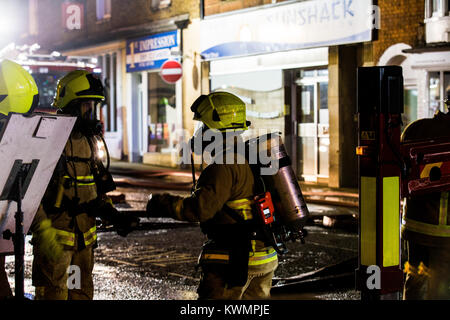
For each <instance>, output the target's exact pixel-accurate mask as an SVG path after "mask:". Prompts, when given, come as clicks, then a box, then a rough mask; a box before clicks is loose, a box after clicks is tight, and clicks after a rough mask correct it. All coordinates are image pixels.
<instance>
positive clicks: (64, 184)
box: [31, 70, 137, 300]
mask: <svg viewBox="0 0 450 320" xmlns="http://www.w3.org/2000/svg"><path fill="white" fill-rule="evenodd" d="M104 98H105V97H104V93H103V86H102V83H101V82H100V80H99V79H98V78H96V77H95V76H94V75H93V74H92V73H89V72H87V71H83V70H76V71H72V72H70V73H68V74H67V75H66V76H64V77H62V78H61V79H59V80H58V84H57V90H56V95H55V98H54V102H53V106H55V107H56V108H58V113H59V114H68V115H71V116H76V117H77V120H76V123H75V126H74V129H73V130H72V133H71V135H70V137H69V140H68V142H67V143H66V146H65V148H64V151H63V154H62V156H61V158H60V161H59V163H58V165H57V168H56V169H55V171H54V173H53V176H52V179H51V181H50V184H49V186H48V188H47V190H46V192H45V195H44V198H43V200H42V202H41V205H40V207H39V209H38V212H37V214H36V216H35V219H34V221H33V224H32V227H31V228H32V230H33V232H34V233H33V240H32V243H33V251H34V260H33V275H32V280H33V285H34V286H35V287H36V299H37V300H44V299H52V300H53V299H57V300H65V299H69V300H80V299H92V298H93V293H94V288H93V280H92V270H93V266H94V251H93V250H94V248H95V247H96V246H97V232H96V217H100V218H102V219H103V220H106V221H107V222H108V223H110V224H113V225H114V226H115V227H116V229H117V233H118V234H119V235H121V236H126V235H127V234H128V233H129V232H130V231H131V230H132V227H133V226H134V225H136V224H137V219H136V218H133V217H131V216H129V215H126V214H120V213H119V212H118V211H117V210H116V209H115V208H114V206H113V205H112V202H111V200H110V199H109V198H108V197H107V196H106V193H107V192H109V191H111V190H113V189H114V188H115V185H114V182H113V180H112V177H111V175H110V174H109V172H108V171H107V168H105V167H104V166H103V164H102V162H101V161H100V159H98V157H97V154H96V143H97V141H99V139H100V140H102V139H101V138H100V137H101V136H100V135H101V131H102V127H101V123H100V121H98V120H97V118H96V116H97V112H98V111H99V110H98V108H99V105H100V102H101V101H103V100H104ZM49 221H51V225H52V227H53V228H54V232H52V234H50V235H48V236H53V237H54V238H55V239H56V241H57V244H58V246H59V247H60V249H58V246H56V245H55V246H54V247H53V249H54V250H56V251H58V250H60V251H61V254H60V255H59V256H58V257H57V258H55V257H54V256H53V257H49V256H48V255H46V254H45V251H47V250H48V248H46V247H45V246H44V244H43V243H42V241H41V237H40V236H39V234H42V230H47V226H48V223H49ZM47 233H48V232H47ZM68 270H69V271H70V272H71V277H73V279H72V278H70V279H72V280H71V281H68ZM77 277H78V278H77ZM70 279H69V280H70Z"/></svg>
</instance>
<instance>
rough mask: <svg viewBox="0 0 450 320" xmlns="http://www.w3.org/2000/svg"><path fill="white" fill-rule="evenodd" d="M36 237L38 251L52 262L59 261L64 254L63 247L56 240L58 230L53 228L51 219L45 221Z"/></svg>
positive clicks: (40, 225)
mask: <svg viewBox="0 0 450 320" xmlns="http://www.w3.org/2000/svg"><path fill="white" fill-rule="evenodd" d="M34 236H35V237H36V240H35V241H33V243H36V244H37V246H38V250H39V251H40V252H41V253H42V254H43V255H44V256H45V257H46V258H47V259H48V260H50V261H54V262H55V261H58V260H59V259H60V258H61V257H62V254H63V250H64V248H63V245H62V244H61V243H59V242H58V240H57V239H56V237H57V236H56V229H55V228H53V227H52V221H51V220H50V219H45V220H43V221H42V222H41V223H40V224H39V227H38V230H37V231H36V232H35V234H34Z"/></svg>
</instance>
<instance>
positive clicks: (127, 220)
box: [102, 204, 139, 237]
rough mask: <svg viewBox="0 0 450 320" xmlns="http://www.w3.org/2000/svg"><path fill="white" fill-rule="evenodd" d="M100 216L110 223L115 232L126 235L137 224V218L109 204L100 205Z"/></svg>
mask: <svg viewBox="0 0 450 320" xmlns="http://www.w3.org/2000/svg"><path fill="white" fill-rule="evenodd" d="M102 218H103V219H104V220H106V221H107V223H109V224H112V225H113V226H114V229H116V231H117V234H118V235H120V236H122V237H126V236H127V235H128V234H129V233H130V232H131V231H133V229H134V228H136V227H137V226H138V225H139V218H137V217H134V216H132V215H130V214H128V213H125V212H120V211H118V210H117V209H116V208H114V206H113V205H111V204H106V205H105V206H103V207H102Z"/></svg>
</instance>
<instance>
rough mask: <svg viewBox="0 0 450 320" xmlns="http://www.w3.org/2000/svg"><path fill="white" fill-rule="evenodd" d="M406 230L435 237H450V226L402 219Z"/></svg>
mask: <svg viewBox="0 0 450 320" xmlns="http://www.w3.org/2000/svg"><path fill="white" fill-rule="evenodd" d="M402 225H403V227H404V228H406V229H408V230H411V231H414V232H417V233H423V234H426V235H429V236H434V237H450V226H445V225H435V224H429V223H423V222H420V221H415V220H411V219H405V218H404V219H402Z"/></svg>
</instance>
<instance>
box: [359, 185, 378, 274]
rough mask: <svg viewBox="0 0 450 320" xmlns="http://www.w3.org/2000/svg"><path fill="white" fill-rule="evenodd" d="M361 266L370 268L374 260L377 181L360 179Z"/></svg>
mask: <svg viewBox="0 0 450 320" xmlns="http://www.w3.org/2000/svg"><path fill="white" fill-rule="evenodd" d="M360 192H361V209H360V210H361V215H360V219H361V240H360V241H361V264H362V265H364V266H371V265H375V264H377V260H376V239H377V238H376V236H377V235H376V228H377V219H376V207H377V202H376V194H377V179H376V178H375V177H361V191H360Z"/></svg>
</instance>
